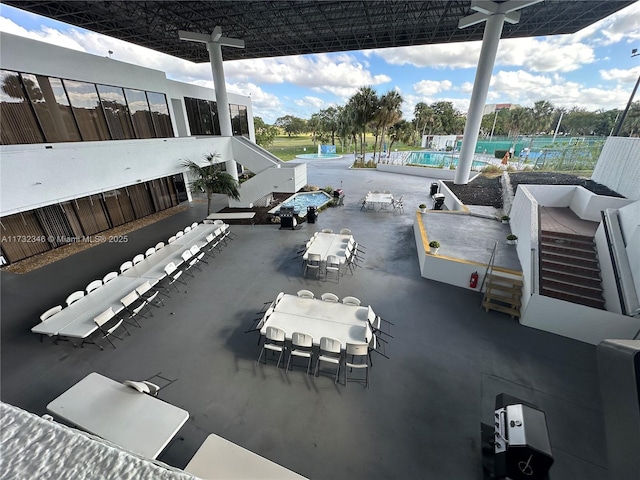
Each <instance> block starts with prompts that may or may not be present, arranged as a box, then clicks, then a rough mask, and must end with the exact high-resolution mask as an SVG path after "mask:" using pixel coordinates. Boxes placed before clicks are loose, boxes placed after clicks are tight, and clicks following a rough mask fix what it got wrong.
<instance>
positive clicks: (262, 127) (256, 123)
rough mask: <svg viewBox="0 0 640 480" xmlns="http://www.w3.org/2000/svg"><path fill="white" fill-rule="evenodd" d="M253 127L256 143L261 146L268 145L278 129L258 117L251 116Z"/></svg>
mask: <svg viewBox="0 0 640 480" xmlns="http://www.w3.org/2000/svg"><path fill="white" fill-rule="evenodd" d="M253 129H254V131H255V132H256V143H257V144H258V145H260V146H261V147H268V146H269V145H271V144H272V143H273V141H274V140H275V138H276V136H277V135H278V129H277V128H276V127H274V126H273V125H268V124H266V123H264V120H262V118H260V117H253Z"/></svg>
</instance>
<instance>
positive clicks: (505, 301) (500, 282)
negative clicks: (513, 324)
mask: <svg viewBox="0 0 640 480" xmlns="http://www.w3.org/2000/svg"><path fill="white" fill-rule="evenodd" d="M485 285H486V290H485V293H484V298H483V299H482V308H484V309H485V310H486V311H487V312H488V311H489V310H496V311H498V312H502V313H507V314H509V315H511V318H515V317H520V298H521V297H522V277H521V276H515V275H509V274H505V273H498V272H496V271H493V272H492V273H489V274H487V278H486V280H485Z"/></svg>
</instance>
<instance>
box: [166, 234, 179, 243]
mask: <svg viewBox="0 0 640 480" xmlns="http://www.w3.org/2000/svg"><path fill="white" fill-rule="evenodd" d="M177 238H178V237H176V236H175V235H173V236H171V237H169V240H167V243H173V242H175V241H176V239H177Z"/></svg>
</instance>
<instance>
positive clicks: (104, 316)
mask: <svg viewBox="0 0 640 480" xmlns="http://www.w3.org/2000/svg"><path fill="white" fill-rule="evenodd" d="M115 316H116V314H115V313H114V311H113V308H111V307H109V308H108V309H106V310H105V311H104V312H102V313H101V314H100V315H98V316H97V317H96V318H94V319H93V321H94V322H95V324H96V325H97V326H98V330H100V332H101V333H102V338H106V339H107V340H108V341H109V343H110V344H111V346H112V347H113V348H116V346H115V344H114V343H113V342H112V341H111V338H110V337H116V338H117V339H118V340H122V338H120V337H118V336H117V335H115V334H114V333H113V332H115V331H116V330H117V329H118V328H120V326H121V325H122V326H123V327H124V329H125V331H126V332H127V334H128V335H131V334H130V333H129V330H127V326H126V325H124V323H123V322H124V320H122V319H120V320H118V322H117V323H116V324H115V325H114V326H112V327H109V328H106V327H105V324H106V323H107V322H108V321H109V320H111V319H112V318H113V317H115ZM96 345H98V347H100V350H104V348H102V345H100V344H99V343H96Z"/></svg>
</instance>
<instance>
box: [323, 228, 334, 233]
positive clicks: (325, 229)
mask: <svg viewBox="0 0 640 480" xmlns="http://www.w3.org/2000/svg"><path fill="white" fill-rule="evenodd" d="M322 233H333V230H331V229H330V228H323V229H322Z"/></svg>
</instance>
